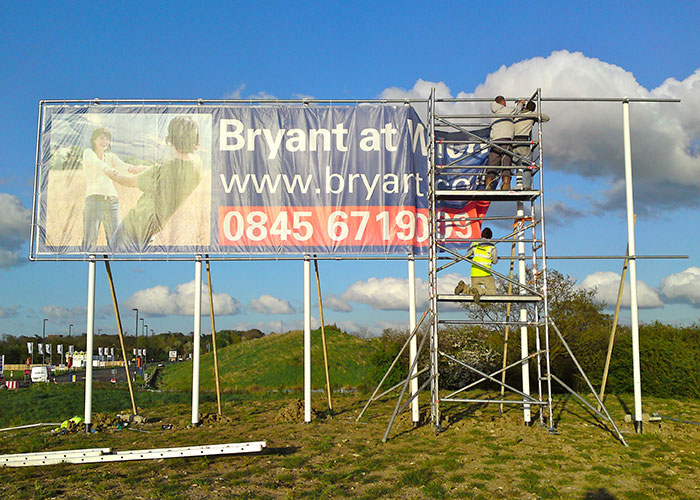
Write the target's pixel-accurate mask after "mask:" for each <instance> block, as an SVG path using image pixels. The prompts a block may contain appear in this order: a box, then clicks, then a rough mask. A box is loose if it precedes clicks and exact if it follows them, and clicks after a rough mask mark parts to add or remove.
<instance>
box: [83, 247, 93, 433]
mask: <svg viewBox="0 0 700 500" xmlns="http://www.w3.org/2000/svg"><path fill="white" fill-rule="evenodd" d="M85 331H86V332H87V333H86V339H85V344H86V345H85V430H87V431H88V432H89V431H90V426H91V425H92V350H93V345H92V344H93V335H94V333H95V256H94V255H91V256H90V262H88V301H87V325H86V328H85Z"/></svg>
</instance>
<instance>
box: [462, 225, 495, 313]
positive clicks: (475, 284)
mask: <svg viewBox="0 0 700 500" xmlns="http://www.w3.org/2000/svg"><path fill="white" fill-rule="evenodd" d="M492 236H493V233H492V232H491V229H490V228H488V227H485V228H484V229H483V230H482V231H481V238H482V239H484V240H490V239H491V237H492ZM470 250H472V251H473V254H472V261H473V262H475V263H477V264H480V266H477V265H474V264H472V283H471V287H467V285H466V283H464V281H460V282H459V283H458V284H457V287H456V288H455V294H457V295H460V294H463V293H466V294H468V295H473V296H474V300H475V301H477V302H478V301H479V298H480V297H481V295H498V292H497V291H496V282H495V281H494V279H493V275H492V274H491V266H492V265H493V264H495V263H497V262H498V252H497V251H496V246H495V245H494V244H493V243H490V242H489V241H480V242H474V243H472V245H471V247H470Z"/></svg>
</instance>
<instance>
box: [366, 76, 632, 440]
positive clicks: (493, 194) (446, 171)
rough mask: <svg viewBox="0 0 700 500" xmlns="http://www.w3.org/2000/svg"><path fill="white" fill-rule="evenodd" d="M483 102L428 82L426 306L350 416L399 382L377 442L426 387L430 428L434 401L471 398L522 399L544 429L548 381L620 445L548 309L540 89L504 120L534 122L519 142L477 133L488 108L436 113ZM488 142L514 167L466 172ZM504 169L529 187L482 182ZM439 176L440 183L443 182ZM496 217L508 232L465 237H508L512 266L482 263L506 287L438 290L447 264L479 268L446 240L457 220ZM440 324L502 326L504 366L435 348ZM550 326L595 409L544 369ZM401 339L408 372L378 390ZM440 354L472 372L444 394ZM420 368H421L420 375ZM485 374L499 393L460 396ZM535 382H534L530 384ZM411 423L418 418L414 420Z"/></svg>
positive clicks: (437, 423)
mask: <svg viewBox="0 0 700 500" xmlns="http://www.w3.org/2000/svg"><path fill="white" fill-rule="evenodd" d="M513 100H514V99H513ZM490 101H491V99H484V98H449V99H444V98H438V97H436V95H435V89H432V90H431V93H430V96H429V98H428V103H427V106H428V110H427V119H428V135H429V143H428V223H429V232H430V238H429V248H428V265H429V267H428V273H429V279H428V286H429V305H428V309H427V310H426V312H425V313H424V314H423V317H422V318H421V321H420V322H419V323H418V324H417V325H416V327H415V328H414V329H413V331H412V332H411V334H410V335H409V338H408V339H407V340H406V343H405V344H404V346H403V348H402V349H401V351H400V352H399V354H398V355H397V356H396V358H395V359H394V363H392V365H391V367H390V368H389V370H388V371H387V373H386V375H385V376H384V378H383V379H382V381H381V382H380V383H379V385H378V387H377V389H376V390H375V391H374V394H373V395H372V396H371V397H370V399H369V400H368V401H367V404H366V405H365V407H364V408H363V410H362V412H361V413H360V415H359V416H358V420H359V419H360V418H361V417H362V415H363V413H364V412H365V410H366V409H367V407H368V406H369V404H370V403H371V402H373V401H375V400H377V399H379V398H381V397H383V396H385V395H387V394H388V393H390V392H391V391H393V390H394V389H397V388H398V387H401V386H402V388H401V393H400V396H399V398H398V401H397V402H396V406H395V408H394V412H393V414H392V416H391V418H390V420H389V424H388V426H387V429H386V432H385V434H384V438H383V440H384V441H386V440H387V438H388V436H389V433H390V431H391V428H392V426H393V424H394V421H395V419H396V417H397V416H398V414H399V413H400V412H401V411H403V410H404V409H405V408H407V407H408V406H409V405H410V404H411V403H413V405H414V408H415V406H416V405H417V398H418V394H419V393H420V392H421V391H423V390H429V391H430V421H431V424H432V425H433V426H434V428H435V431H436V432H439V431H440V430H441V418H440V406H441V404H442V403H478V404H498V405H500V408H501V411H502V410H503V406H504V405H516V406H520V407H522V411H523V420H524V422H525V424H526V425H529V424H531V423H532V420H533V413H535V414H536V418H538V420H539V422H540V424H541V425H542V426H544V427H546V428H547V430H548V431H549V432H551V433H555V432H556V429H555V426H554V422H553V415H552V413H553V409H552V382H553V381H554V382H557V383H559V384H560V385H561V386H562V387H563V388H564V389H565V390H567V391H569V392H570V393H571V394H573V395H574V396H575V397H576V398H577V399H578V400H579V401H580V402H581V403H582V404H583V405H584V406H586V407H587V408H588V410H589V411H591V413H593V414H594V415H596V416H597V417H599V418H600V419H601V420H603V421H607V422H608V423H610V424H611V426H612V427H613V429H614V432H615V434H616V435H617V437H618V438H619V439H620V441H621V442H622V443H623V444H625V445H626V442H625V440H624V438H623V436H622V434H621V433H620V431H619V429H618V428H617V426H616V425H615V422H614V421H613V420H612V418H611V417H610V414H609V413H608V411H607V409H606V408H605V406H604V405H603V403H602V401H601V400H600V399H599V398H598V395H597V394H596V391H595V390H594V388H593V386H592V384H591V383H590V381H589V379H588V377H587V376H586V374H585V373H584V371H583V369H582V368H581V366H580V364H579V363H578V361H577V360H576V357H575V355H574V353H573V352H572V351H571V349H570V348H569V346H568V344H567V343H566V340H565V339H564V336H563V335H562V333H561V332H560V331H559V329H558V328H557V326H556V324H554V322H553V321H552V320H551V318H550V317H549V313H548V300H547V255H546V239H545V216H544V214H545V210H544V196H543V195H544V176H543V153H542V150H543V148H542V137H543V134H542V126H541V124H542V121H543V118H542V113H541V108H542V106H541V103H542V96H541V91H540V89H538V90H537V91H536V92H535V93H534V94H533V95H532V96H531V97H530V99H529V100H525V99H524V100H523V101H532V102H534V103H535V104H536V107H535V112H527V110H525V111H520V112H519V113H517V114H514V115H512V118H515V119H532V120H534V125H533V130H532V135H531V137H529V138H528V139H527V140H524V138H517V139H519V140H510V141H500V140H499V141H496V142H494V141H492V140H491V139H490V137H489V134H488V133H484V130H486V131H488V130H489V128H490V125H491V120H492V119H493V118H494V115H493V114H475V113H467V114H459V113H443V112H441V111H442V108H443V107H445V108H446V107H447V105H448V104H447V103H453V104H454V103H467V102H490ZM475 120H476V122H475ZM535 127H536V128H535ZM523 145H525V146H529V154H527V155H521V154H518V153H517V152H514V151H512V147H515V146H523ZM445 148H452V149H453V151H454V150H457V151H461V153H460V154H458V155H452V156H450V155H447V154H445ZM493 150H497V151H502V152H505V153H507V154H509V155H510V156H511V158H512V165H511V166H510V167H503V166H483V167H480V168H479V169H472V170H471V171H470V170H467V171H466V172H465V160H468V159H469V158H470V157H472V156H474V155H477V154H480V153H481V154H483V153H484V152H486V153H488V152H489V151H493ZM502 169H506V170H508V169H514V170H515V172H516V173H517V175H518V176H521V175H522V173H523V172H524V171H526V170H527V171H529V172H530V173H531V175H532V181H531V182H530V183H529V186H525V188H523V185H522V184H521V183H520V179H519V180H518V182H517V183H516V186H515V187H514V188H513V189H497V187H498V182H497V181H498V179H496V182H495V183H491V182H486V181H485V178H489V177H490V176H488V173H489V172H492V173H493V172H494V171H498V172H500V171H501V170H502ZM465 175H466V176H472V177H473V178H472V179H471V182H469V183H466V184H469V186H470V188H469V189H465V188H464V187H463V186H464V184H465V183H455V182H449V179H450V178H454V177H455V176H462V177H464V176H465ZM445 180H447V181H448V182H445ZM457 186H459V187H457ZM445 202H463V203H464V204H465V205H466V204H467V203H469V202H480V203H484V202H488V203H489V208H493V206H498V207H499V208H500V207H503V210H508V209H509V208H510V209H512V208H513V206H514V213H512V215H502V214H503V213H505V212H504V211H503V210H495V212H496V214H495V215H484V214H478V215H477V217H466V218H465V217H463V216H459V217H458V216H455V215H450V214H449V213H448V212H446V211H444V210H443V209H442V208H443V204H444V203H445ZM504 220H509V221H512V222H513V226H512V230H510V231H508V232H507V234H505V235H503V236H501V237H498V238H495V237H494V238H493V239H489V240H487V239H485V238H481V237H480V238H476V239H473V240H471V241H473V242H474V243H480V242H485V241H488V242H489V243H492V244H497V243H506V244H510V245H511V248H512V250H511V255H510V261H511V266H510V274H509V275H504V274H501V273H498V272H496V271H494V270H492V269H488V271H489V272H490V273H491V274H492V275H495V276H496V277H498V278H500V279H501V280H503V282H504V283H507V284H508V291H507V292H504V293H502V294H498V295H482V294H478V293H474V294H472V293H473V292H472V291H471V290H472V289H471V287H467V292H466V294H465V293H457V291H458V290H455V292H454V293H452V292H448V293H445V291H446V287H445V286H444V285H443V284H441V272H442V271H444V270H445V269H448V268H450V267H451V266H453V265H455V264H462V265H465V264H466V265H469V266H470V267H471V266H476V267H477V268H482V269H486V268H485V267H484V266H483V265H482V264H480V263H479V262H478V261H475V260H474V259H473V250H472V248H473V246H470V247H469V248H468V249H467V248H465V247H464V239H461V238H451V237H450V233H451V232H452V231H451V230H454V229H455V228H458V227H464V226H463V225H464V224H465V222H466V223H470V222H478V223H479V225H480V227H481V225H482V224H483V223H485V222H488V221H494V222H495V221H504ZM479 236H481V234H479ZM456 243H461V244H462V245H455V244H456ZM516 248H517V252H516ZM506 258H508V257H506ZM515 264H517V266H515ZM528 266H529V268H530V269H529V270H528ZM514 268H517V273H516V274H517V276H515V277H514V272H513V271H514ZM443 281H444V280H443ZM501 290H502V289H501ZM455 304H460V305H462V306H466V307H465V308H469V306H472V305H473V304H477V305H476V306H472V307H489V305H492V304H505V305H506V307H507V309H506V311H507V312H506V314H505V315H504V316H505V317H500V318H497V319H485V317H484V315H481V316H479V315H476V316H475V318H473V319H469V318H465V317H464V314H462V315H461V316H460V317H459V318H458V319H445V316H446V313H449V309H450V306H452V309H454V305H455ZM511 307H515V308H518V309H519V315H518V318H517V320H513V319H511V315H510V309H511ZM441 308H443V309H446V311H444V312H443V311H441ZM447 315H449V314H447ZM426 318H427V319H428V320H429V328H427V329H424V330H423V331H421V330H420V326H421V324H422V323H423V321H424V320H425V319H426ZM446 325H474V326H476V325H480V326H487V327H505V332H506V333H505V337H504V352H503V363H502V368H501V369H499V370H497V371H495V372H493V373H484V372H482V371H481V370H479V369H478V368H476V367H474V366H470V365H469V364H468V363H465V362H463V361H462V360H459V359H456V358H455V357H453V356H450V355H448V354H446V353H444V352H442V351H441V350H440V329H441V326H446ZM510 327H519V328H520V358H519V359H517V360H516V361H514V362H511V363H510V364H507V344H508V337H507V336H508V331H509V329H510ZM552 331H553V332H554V334H555V335H556V336H557V337H558V338H559V340H560V342H561V344H562V345H563V347H564V348H565V350H566V352H567V354H568V355H569V356H570V357H571V359H572V360H573V362H574V365H575V366H576V368H577V369H578V371H579V373H580V375H581V376H582V378H583V379H584V380H585V382H586V384H587V385H588V388H589V389H590V390H591V393H592V394H593V396H594V397H595V399H596V400H597V403H598V408H595V407H594V406H593V405H592V404H591V403H589V402H588V401H587V400H586V399H585V398H583V397H582V396H580V395H579V394H578V393H577V392H576V391H574V390H573V389H572V388H571V387H569V386H568V385H567V384H566V383H565V382H564V381H563V380H561V379H560V378H558V377H556V375H554V374H552V373H551V363H550V332H552ZM419 339H420V340H419ZM426 340H427V342H426ZM418 343H419V344H420V345H418ZM426 344H427V345H428V346H429V347H428V349H429V352H428V355H429V356H428V359H429V361H428V364H427V366H425V367H423V368H422V369H419V367H418V363H419V357H420V354H421V352H422V350H423V349H424V348H425V347H426ZM532 344H534V351H532V352H530V351H529V346H530V345H532ZM409 345H410V346H411V352H412V353H413V352H416V355H415V356H414V355H411V361H410V367H409V371H408V376H407V378H406V379H405V380H404V381H403V382H401V383H399V384H397V385H396V386H394V387H392V388H390V389H388V390H386V391H384V392H383V393H381V394H378V393H379V390H380V388H381V386H382V385H383V383H384V381H385V380H386V378H387V376H388V375H389V372H390V371H391V370H392V369H393V368H394V366H395V365H396V363H397V361H398V360H399V358H400V357H401V355H402V353H403V352H404V351H405V349H406V348H407V347H408V346H409ZM441 360H443V361H449V362H451V363H453V364H456V365H459V366H460V367H462V368H464V369H465V370H469V371H470V372H471V373H473V374H475V375H476V377H477V380H476V381H474V382H472V383H470V384H468V385H466V386H464V387H461V388H460V389H458V390H456V391H453V392H451V393H449V394H447V395H444V394H443V393H441V391H440V368H439V367H440V361H441ZM531 363H535V368H536V370H535V371H536V374H537V376H536V381H535V384H531V380H530V364H531ZM518 367H519V368H520V371H521V379H522V386H521V388H516V387H513V386H512V385H511V384H508V383H506V372H508V371H509V370H513V369H517V368H518ZM426 374H427V376H425V375H426ZM421 376H423V378H424V379H425V380H423V383H422V384H421V386H420V387H418V379H419V377H421ZM484 382H492V383H495V384H497V386H499V387H500V397H495V398H493V397H489V398H486V399H484V398H467V397H463V396H462V397H460V396H461V395H462V394H463V393H465V392H466V391H467V390H469V389H473V388H475V387H477V386H478V385H479V384H482V383H484ZM533 385H534V386H535V387H534V388H533ZM409 387H410V389H409ZM443 392H444V391H443ZM407 394H409V395H410V396H409V397H408V398H406V400H405V401H404V396H406V395H407ZM533 410H536V411H533ZM414 424H417V422H416V421H415V419H414Z"/></svg>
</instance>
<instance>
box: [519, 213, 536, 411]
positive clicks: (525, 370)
mask: <svg viewBox="0 0 700 500" xmlns="http://www.w3.org/2000/svg"><path fill="white" fill-rule="evenodd" d="M517 217H518V219H520V220H521V221H522V219H523V217H525V211H524V210H523V202H522V201H519V202H518V211H517ZM524 239H525V231H524V230H523V224H522V223H521V224H519V225H518V240H519V241H518V281H519V283H520V284H521V285H525V284H526V283H527V276H526V274H525V273H526V271H525V242H524ZM526 293H527V291H526V290H525V288H523V287H522V286H521V287H520V295H525V294H526ZM520 321H521V322H527V308H525V307H521V308H520ZM520 358H521V359H522V360H523V362H522V363H521V365H520V366H521V368H522V378H523V393H525V394H527V395H528V396H530V363H529V361H530V358H529V356H528V338H527V326H521V327H520ZM523 401H524V400H523ZM523 420H524V421H525V424H529V423H530V422H531V421H532V414H531V411H530V405H529V404H524V405H523Z"/></svg>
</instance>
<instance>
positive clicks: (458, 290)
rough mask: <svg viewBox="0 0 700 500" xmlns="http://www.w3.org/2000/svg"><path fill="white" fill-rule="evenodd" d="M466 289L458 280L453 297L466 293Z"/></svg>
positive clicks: (465, 285)
mask: <svg viewBox="0 0 700 500" xmlns="http://www.w3.org/2000/svg"><path fill="white" fill-rule="evenodd" d="M467 288H468V287H467V284H466V283H465V282H464V281H462V280H459V283H457V286H456V287H455V295H462V294H463V293H464V292H466V291H467Z"/></svg>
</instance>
